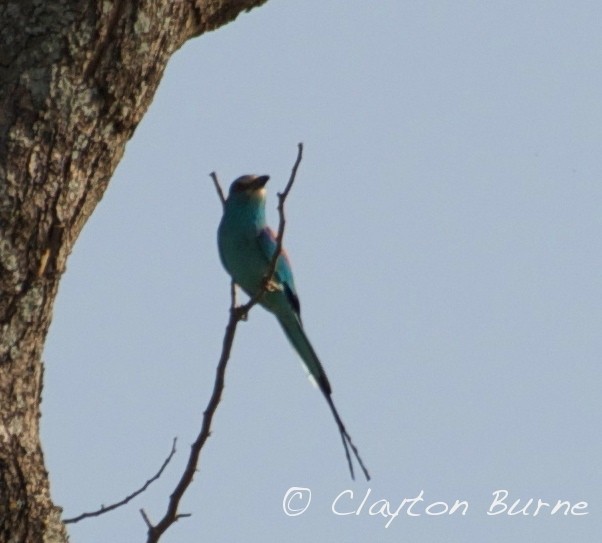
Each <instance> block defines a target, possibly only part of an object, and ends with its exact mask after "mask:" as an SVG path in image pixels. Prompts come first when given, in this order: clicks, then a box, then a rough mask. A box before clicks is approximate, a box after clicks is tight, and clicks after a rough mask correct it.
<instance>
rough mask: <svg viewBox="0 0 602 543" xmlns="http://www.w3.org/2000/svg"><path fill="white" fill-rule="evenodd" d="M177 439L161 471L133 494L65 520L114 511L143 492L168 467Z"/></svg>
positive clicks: (71, 521)
mask: <svg viewBox="0 0 602 543" xmlns="http://www.w3.org/2000/svg"><path fill="white" fill-rule="evenodd" d="M176 441H177V438H175V437H174V440H173V444H172V446H171V452H170V453H169V455H168V457H167V458H166V459H165V461H164V462H163V464H162V465H161V468H159V471H158V472H157V473H155V475H153V476H152V477H151V478H150V479H149V480H148V481H146V483H144V484H143V485H142V486H141V487H140V488H139V489H138V490H136V491H135V492H132V493H131V494H129V495H128V496H126V497H125V498H123V500H121V501H118V502H116V503H114V504H112V505H103V506H102V507H101V508H100V509H98V510H97V511H92V512H90V513H82V514H81V515H78V516H77V517H73V518H68V519H65V520H63V522H64V523H65V524H74V523H76V522H79V521H80V520H84V519H86V518H90V517H99V516H100V515H104V514H105V513H108V512H109V511H113V509H117V508H118V507H121V506H122V505H125V504H126V503H128V502H130V501H131V500H133V499H134V498H135V497H136V496H138V495H140V494H142V493H143V492H144V491H145V490H146V489H147V488H148V487H149V486H150V485H151V484H152V483H153V482H155V481H156V480H157V479H158V478H159V477H161V474H162V473H163V470H164V469H165V468H166V467H167V464H169V462H170V461H171V459H172V458H173V455H174V454H175V453H176Z"/></svg>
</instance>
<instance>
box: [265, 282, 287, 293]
mask: <svg viewBox="0 0 602 543" xmlns="http://www.w3.org/2000/svg"><path fill="white" fill-rule="evenodd" d="M265 290H266V292H279V291H282V290H284V288H283V287H282V285H281V284H280V283H278V282H277V281H275V280H274V279H270V280H269V281H268V282H267V283H266V285H265Z"/></svg>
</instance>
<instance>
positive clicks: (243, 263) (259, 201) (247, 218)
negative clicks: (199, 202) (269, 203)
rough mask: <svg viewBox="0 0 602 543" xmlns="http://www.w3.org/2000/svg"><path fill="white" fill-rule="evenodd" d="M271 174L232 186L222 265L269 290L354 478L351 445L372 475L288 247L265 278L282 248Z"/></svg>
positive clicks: (250, 288)
mask: <svg viewBox="0 0 602 543" xmlns="http://www.w3.org/2000/svg"><path fill="white" fill-rule="evenodd" d="M268 179H269V176H267V175H261V176H256V175H243V176H242V177H239V178H238V179H236V180H235V181H234V182H233V183H232V185H231V186H230V191H229V193H228V198H227V199H226V201H225V204H224V215H223V217H222V220H221V222H220V225H219V228H218V232H217V240H218V247H219V254H220V258H221V261H222V264H223V265H224V268H226V271H227V272H228V273H229V274H230V276H231V277H232V280H233V281H234V282H235V283H236V284H237V285H238V286H240V287H241V288H242V289H243V290H244V291H245V292H246V293H247V294H248V295H249V296H250V297H253V296H255V295H256V294H257V293H258V292H260V291H261V289H264V292H263V294H262V295H261V297H260V298H259V300H258V301H259V303H260V304H261V305H262V306H263V307H264V308H265V309H267V310H268V311H270V312H271V313H273V314H274V315H275V316H276V318H277V319H278V322H279V323H280V326H281V327H282V329H283V330H284V333H285V334H286V337H287V338H288V340H289V341H290V343H291V344H292V346H293V347H294V348H295V350H296V351H297V353H298V354H299V356H300V357H301V359H302V360H303V363H304V365H305V367H306V368H307V370H308V372H309V374H310V375H311V376H312V377H313V379H314V380H315V382H316V383H317V385H318V387H319V389H320V391H321V392H322V394H323V395H324V397H325V398H326V401H327V402H328V405H329V407H330V409H331V411H332V414H333V415H334V418H335V421H336V423H337V426H338V429H339V432H340V434H341V439H342V441H343V445H344V447H345V454H346V457H347V462H348V463H349V469H350V471H351V477H352V478H353V476H354V473H353V464H352V462H351V457H350V455H349V448H351V450H352V451H353V454H354V455H355V457H356V459H357V461H358V462H359V464H360V467H361V469H362V471H363V473H364V475H365V476H366V479H367V480H369V479H370V476H369V475H368V471H367V470H366V468H365V467H364V464H363V462H362V460H361V458H360V456H359V453H358V451H357V448H356V447H355V445H354V444H353V442H352V441H351V437H350V436H349V434H348V433H347V430H346V429H345V425H344V424H343V421H342V420H341V417H340V416H339V413H338V411H337V409H336V407H335V405H334V403H333V400H332V388H331V386H330V383H329V381H328V377H326V372H325V371H324V368H323V367H322V364H321V363H320V360H319V359H318V356H317V355H316V352H315V351H314V349H313V347H312V345H311V343H310V342H309V339H308V338H307V336H306V335H305V331H304V330H303V324H302V322H301V307H300V304H299V298H298V297H297V292H296V289H295V281H294V279H293V271H292V268H291V265H290V261H289V259H288V256H287V254H286V252H285V251H284V249H283V250H282V251H281V253H280V255H279V256H278V259H277V261H276V268H275V270H274V274H273V276H272V277H271V279H270V281H269V282H268V283H267V284H266V283H265V281H266V275H267V274H268V272H269V271H270V264H271V261H272V259H273V257H274V253H275V252H276V250H277V239H276V236H275V234H274V232H273V231H272V230H271V229H270V228H269V227H268V226H267V224H266V219H265V199H266V190H265V184H266V183H267V182H268Z"/></svg>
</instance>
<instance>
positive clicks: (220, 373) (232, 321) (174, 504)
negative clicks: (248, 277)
mask: <svg viewBox="0 0 602 543" xmlns="http://www.w3.org/2000/svg"><path fill="white" fill-rule="evenodd" d="M298 148H299V151H298V155H297V160H296V162H295V165H294V166H293V170H292V172H291V177H290V179H289V181H288V183H287V185H286V187H285V189H284V192H283V193H282V194H279V195H278V199H279V204H278V212H279V215H280V225H279V228H278V237H277V245H276V251H275V252H274V255H273V256H272V261H271V262H270V266H269V268H268V273H267V274H266V277H265V280H264V283H263V285H262V287H261V288H260V289H259V291H258V292H257V293H256V294H255V296H253V297H252V298H251V299H250V300H249V301H248V302H247V303H246V304H245V305H242V306H238V307H237V306H236V288H235V285H234V283H232V285H231V289H230V295H231V306H230V317H229V319H228V324H227V325H226V332H225V334H224V339H223V342H222V354H221V356H220V359H219V362H218V364H217V368H216V371H215V382H214V384H213V392H212V393H211V397H210V398H209V402H208V403H207V407H206V409H205V411H204V413H203V421H202V424H201V430H200V432H199V434H198V436H197V438H196V441H195V442H194V443H193V444H192V446H191V447H190V456H189V457H188V462H187V464H186V467H185V468H184V472H183V473H182V477H181V478H180V480H179V482H178V484H177V485H176V488H175V489H174V491H173V492H172V494H171V496H170V497H169V502H168V504H167V511H166V512H165V515H164V516H163V518H162V519H161V520H160V521H159V522H158V523H157V524H155V525H153V524H152V523H151V521H150V520H149V518H148V516H147V515H146V513H145V512H144V511H143V510H141V514H142V516H143V518H144V521H145V523H146V525H147V526H148V538H147V543H156V542H157V541H159V538H160V537H161V536H162V535H163V533H164V532H165V531H166V530H167V529H168V528H169V527H170V526H171V525H172V524H174V523H175V522H176V521H177V520H178V519H179V518H182V517H185V516H189V515H188V514H179V513H178V507H179V505H180V501H181V499H182V496H183V495H184V493H185V492H186V490H187V488H188V487H189V486H190V484H191V483H192V480H193V478H194V474H195V472H196V471H197V469H198V464H199V458H200V455H201V449H202V448H203V446H204V445H205V443H206V441H207V439H208V438H209V436H210V435H211V422H212V421H213V416H214V415H215V412H216V410H217V406H218V405H219V402H220V400H221V397H222V392H223V390H224V382H225V376H226V366H227V364H228V359H229V358H230V352H231V350H232V344H233V343H234V334H235V333H236V327H237V326H238V323H239V322H240V321H241V320H244V319H245V318H246V315H247V313H248V312H249V310H250V309H251V308H252V307H253V306H254V305H255V304H256V303H257V302H258V301H259V299H260V298H261V296H262V295H263V294H264V293H265V292H266V289H267V288H268V284H269V282H270V281H271V279H272V276H273V275H274V270H275V269H276V261H277V260H278V256H279V255H280V251H281V250H282V237H283V235H284V222H285V221H284V201H285V200H286V197H287V196H288V193H289V192H290V190H291V187H292V185H293V183H294V181H295V176H296V174H297V168H298V167H299V163H300V162H301V156H302V153H303V144H302V143H299V146H298ZM211 178H212V179H213V183H214V185H215V188H216V190H217V193H218V195H219V196H220V200H221V201H222V204H224V203H225V198H224V193H223V191H222V189H221V186H220V184H219V181H218V179H217V175H215V172H213V173H212V174H211Z"/></svg>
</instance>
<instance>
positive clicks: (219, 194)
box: [209, 172, 226, 207]
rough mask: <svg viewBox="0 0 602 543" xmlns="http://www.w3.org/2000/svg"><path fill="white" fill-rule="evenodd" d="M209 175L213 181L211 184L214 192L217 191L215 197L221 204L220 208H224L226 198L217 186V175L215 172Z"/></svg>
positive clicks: (218, 185) (219, 186)
mask: <svg viewBox="0 0 602 543" xmlns="http://www.w3.org/2000/svg"><path fill="white" fill-rule="evenodd" d="M209 175H210V177H211V179H213V184H214V185H215V190H216V191H217V195H218V196H219V201H220V202H221V203H222V207H224V206H225V205H226V197H225V196H224V191H223V190H222V187H221V185H220V184H219V179H218V178H217V174H216V173H215V172H211V173H210V174H209Z"/></svg>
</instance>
